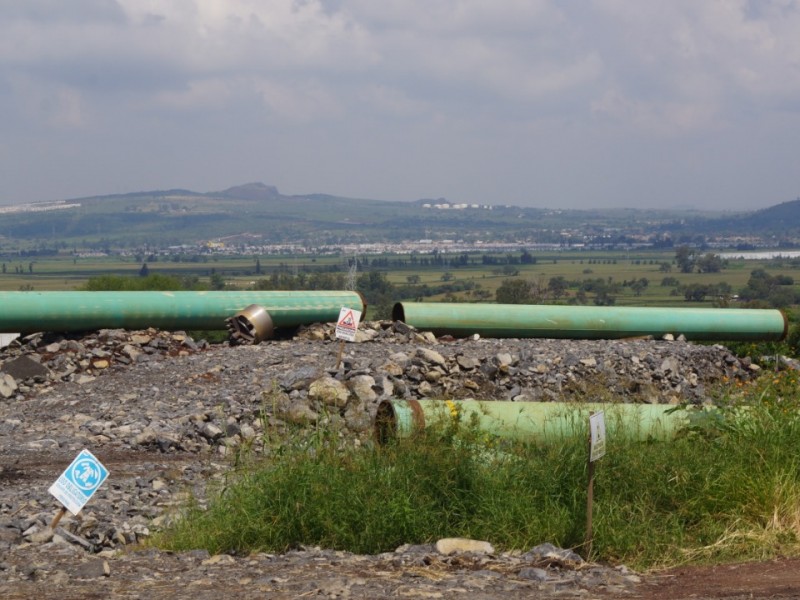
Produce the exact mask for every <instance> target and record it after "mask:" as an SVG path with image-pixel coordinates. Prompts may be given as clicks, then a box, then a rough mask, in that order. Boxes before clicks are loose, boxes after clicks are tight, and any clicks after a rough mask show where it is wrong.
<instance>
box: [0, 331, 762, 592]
mask: <svg viewBox="0 0 800 600" xmlns="http://www.w3.org/2000/svg"><path fill="white" fill-rule="evenodd" d="M362 327H363V328H362V330H360V331H359V334H358V340H357V342H356V343H347V344H346V345H345V347H344V354H343V357H342V361H341V364H340V366H339V368H338V369H337V368H336V364H337V358H338V352H339V348H340V343H339V342H337V341H336V340H334V339H333V328H332V327H331V326H329V325H317V326H313V327H310V328H307V329H304V330H302V331H300V332H298V333H297V335H295V336H294V337H292V338H289V339H280V340H272V341H269V342H265V343H262V344H260V345H258V346H233V347H232V346H228V345H227V344H224V345H215V346H209V345H208V344H206V343H204V342H195V341H194V340H192V339H191V338H189V337H188V336H186V335H185V334H183V333H168V332H160V331H155V330H148V331H139V332H127V331H122V330H104V331H100V332H97V333H95V334H91V335H87V336H83V337H80V336H70V337H63V336H55V335H52V334H36V335H33V336H29V337H28V338H25V339H24V340H20V341H18V342H15V343H13V344H12V345H11V346H10V347H8V348H6V349H4V350H3V351H2V352H0V483H2V486H0V557H2V558H0V596H2V597H5V598H12V597H19V598H22V597H27V596H24V595H14V594H22V593H23V592H25V593H28V592H29V593H31V594H34V592H35V595H37V596H38V597H46V594H47V593H49V592H47V591H43V590H45V588H46V589H52V590H58V589H65V586H66V589H70V590H72V592H73V593H77V591H78V590H81V589H84V588H82V587H81V586H83V585H84V584H83V583H80V582H85V581H94V584H93V585H96V586H99V587H98V589H99V590H102V589H105V590H106V592H109V593H111V592H113V593H114V594H116V595H119V594H121V593H122V592H121V590H122V589H123V588H124V586H125V585H126V584H127V583H128V582H129V580H142V581H143V582H145V583H142V584H141V585H142V586H144V587H143V588H141V589H151V588H152V589H151V593H149V594H150V595H151V596H153V597H154V598H158V597H160V596H158V595H153V594H154V593H155V592H154V590H156V588H158V585H160V583H159V582H162V580H163V577H167V575H164V576H163V577H162V576H159V575H158V573H159V567H158V565H161V566H163V567H164V569H167V571H165V573H172V574H173V576H175V573H184V575H183V576H182V577H185V578H189V579H193V578H194V579H197V580H201V581H209V580H215V581H221V580H224V581H227V582H228V583H229V584H230V586H233V587H231V588H230V589H232V590H234V589H235V590H238V592H237V593H238V596H237V597H249V594H251V593H252V597H276V598H277V597H287V598H289V597H297V596H302V595H320V596H323V597H347V596H351V597H388V596H397V595H403V594H401V593H400V592H399V591H398V590H405V589H406V588H408V589H410V590H416V592H420V594H416V592H415V594H411V593H409V594H405V595H423V594H421V591H424V590H428V591H429V592H430V593H431V594H433V595H432V596H429V597H449V596H450V595H451V594H453V595H455V594H456V592H458V590H463V591H468V592H470V593H471V594H472V596H473V597H476V598H479V597H486V598H489V597H501V596H502V597H526V595H527V594H530V593H531V592H532V591H538V592H537V593H539V594H540V596H541V594H548V595H553V597H562V596H564V595H567V596H569V595H579V596H582V597H587V596H585V594H586V593H587V590H588V591H590V592H591V594H594V595H595V596H596V597H600V596H602V595H604V594H610V596H609V597H616V596H618V595H620V594H624V593H628V592H630V591H631V590H633V589H634V588H635V587H636V585H637V583H638V581H639V577H638V576H637V575H636V574H634V573H631V572H629V571H628V570H627V569H625V568H624V567H617V568H611V567H602V566H599V565H589V564H586V563H583V562H582V561H581V560H580V557H577V555H573V553H571V552H569V551H568V550H562V549H558V548H553V547H549V546H547V545H543V546H539V547H537V548H535V549H532V550H531V551H530V552H528V553H495V552H490V553H476V552H471V551H464V552H461V551H457V552H455V553H454V554H452V555H445V554H443V553H442V552H440V551H439V550H437V548H436V546H430V547H428V546H423V547H420V546H408V547H403V548H400V549H398V550H397V551H396V552H392V553H388V554H384V555H380V556H372V557H364V556H353V555H349V554H346V553H340V552H332V551H329V550H324V549H314V548H310V549H299V550H297V551H295V552H291V553H288V554H286V555H281V556H268V555H257V556H253V557H247V558H241V557H209V556H207V555H206V554H204V553H202V552H194V553H188V554H186V555H181V556H174V555H158V553H156V558H155V559H154V554H153V553H154V551H153V550H147V551H144V552H143V551H134V549H135V548H136V547H137V544H139V543H141V542H143V541H146V540H147V538H148V537H149V536H150V535H151V532H152V531H153V530H154V529H155V528H158V527H160V526H162V525H163V524H164V523H165V522H166V520H167V519H169V518H171V516H172V515H174V514H175V511H176V510H177V509H178V508H179V507H180V506H182V504H183V503H184V502H185V501H186V499H187V498H188V497H189V495H192V494H193V495H195V496H197V497H199V498H201V499H202V498H203V497H204V496H205V494H206V490H207V487H208V486H209V484H213V483H214V482H219V481H222V480H223V479H224V477H225V475H226V473H227V472H228V471H229V468H230V457H231V455H233V454H234V453H235V452H236V450H237V449H238V448H240V447H242V446H246V447H247V448H248V450H250V451H254V452H261V451H263V450H264V445H263V433H264V429H265V427H270V428H277V429H280V428H281V427H284V426H285V425H287V424H291V423H309V422H311V423H315V422H324V421H333V422H335V424H336V425H338V426H340V428H341V430H342V431H343V443H348V444H350V443H351V444H354V445H357V444H364V443H370V440H371V437H372V421H373V418H374V416H375V412H376V410H377V406H378V404H379V402H380V401H381V400H384V399H387V398H393V397H396V398H426V397H434V398H437V397H446V398H456V399H459V398H475V399H480V400H498V399H503V400H514V401H519V402H524V401H532V400H538V401H541V400H545V401H549V400H552V401H558V400H564V399H584V400H604V399H609V398H614V399H617V400H620V399H623V400H624V401H628V402H649V403H678V402H687V403H702V402H711V401H713V399H712V398H709V397H708V395H707V390H708V389H709V388H710V386H711V385H713V384H717V383H719V382H720V381H723V380H725V381H730V382H735V381H743V380H747V379H750V378H752V377H755V376H756V375H757V374H758V370H759V367H758V366H757V365H755V364H753V363H752V362H751V361H749V360H747V359H744V360H740V359H738V358H736V357H735V356H734V355H732V354H731V353H730V352H729V351H728V350H727V349H726V348H724V347H722V346H701V345H695V344H690V343H687V342H685V341H682V340H678V341H665V340H657V341H656V340H631V341H570V340H517V339H504V340H497V339H480V338H470V339H466V340H452V339H448V338H440V339H437V338H435V337H434V336H433V335H432V334H430V333H427V332H418V331H415V330H414V329H412V328H409V327H408V326H406V325H404V324H402V323H390V322H382V323H368V324H366V325H362ZM81 448H88V449H90V450H91V451H92V452H93V453H94V454H95V455H96V456H97V457H98V458H100V460H102V461H103V462H104V463H105V464H106V466H108V467H109V469H110V471H111V477H110V478H109V480H108V482H107V483H106V484H105V485H104V486H103V487H102V488H101V489H100V490H99V491H98V492H97V494H96V495H95V497H94V498H92V500H91V502H90V503H89V504H88V505H87V507H86V508H85V509H84V510H83V511H82V512H81V513H80V514H79V515H78V516H71V515H69V514H68V515H67V516H66V517H65V518H64V519H63V520H62V521H61V523H60V524H59V527H58V528H56V531H55V532H53V531H52V530H50V528H49V527H48V525H49V523H50V522H51V520H52V518H53V516H54V514H55V513H56V511H57V510H58V508H59V506H58V504H57V502H56V501H55V500H54V499H53V498H52V496H50V495H49V494H48V492H47V489H48V487H49V485H50V484H51V483H52V482H53V481H54V480H55V479H56V478H57V477H58V475H59V474H60V473H61V471H62V470H63V469H64V468H65V467H66V466H67V464H69V462H70V461H71V459H72V458H73V457H74V456H75V455H76V454H77V453H78V451H79V450H80V449H81ZM486 542H488V543H491V540H486ZM542 542H543V544H544V543H546V542H547V540H542ZM156 563H157V564H156ZM311 571H313V572H314V573H315V575H313V576H309V573H310V572H311ZM223 572H224V575H222V573H223ZM269 572H274V573H276V574H275V575H274V576H272V577H271V576H269V575H261V574H263V573H269ZM190 573H191V575H189V574H190ZM281 573H283V575H282V574H281ZM298 573H305V574H306V576H305V577H300V579H299V580H298ZM359 573H360V575H359ZM292 574H294V575H292ZM381 574H383V575H381ZM220 578H222V579H220ZM148 581H150V582H151V583H152V585H151V584H148V583H146V582H148ZM98 582H101V583H98ZM243 582H244V583H243ZM234 584H235V585H234ZM86 585H89V584H86ZM70 586H73V587H70ZM75 586H77V587H75ZM148 586H150V588H148ZM181 587H182V586H178V588H177V589H175V590H172V592H173V593H172V594H171V595H170V597H175V594H176V593H180V591H181ZM201 587H202V586H200V587H198V588H196V589H195V591H194V592H192V593H191V594H190V595H191V596H192V597H194V598H202V597H205V596H204V595H203V592H202V590H201V589H200V588H201ZM213 587H214V586H213V585H212V586H211V587H210V588H209V589H213ZM87 589H88V588H87ZM183 591H186V590H185V589H184V590H183ZM53 593H54V594H56V591H53ZM459 593H460V592H459ZM43 594H44V595H43ZM265 594H266V595H265ZM437 594H438V595H437ZM615 594H616V596H615ZM53 597H56V596H55V595H54V596H53ZM58 597H63V596H58ZM131 597H138V596H131ZM164 597H166V596H164ZM209 597H210V596H209ZM541 597H548V596H541Z"/></svg>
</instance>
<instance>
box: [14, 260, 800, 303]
mask: <svg viewBox="0 0 800 600" xmlns="http://www.w3.org/2000/svg"><path fill="white" fill-rule="evenodd" d="M487 256H488V257H489V258H490V259H491V260H497V261H500V262H498V264H485V261H486V257H487ZM518 258H519V255H508V254H505V255H484V254H477V253H475V254H468V255H464V254H461V255H441V256H437V262H436V264H430V263H429V264H424V263H425V262H426V261H432V259H430V258H429V257H426V256H419V257H417V259H416V261H415V263H414V264H412V261H411V260H410V259H409V256H408V255H368V256H364V257H360V258H359V260H360V261H361V262H360V264H359V274H363V273H365V272H367V271H378V272H380V273H381V274H382V275H383V276H385V278H386V280H387V281H388V282H389V283H391V284H392V285H393V286H394V288H395V290H394V292H393V293H394V294H395V296H397V297H394V298H392V300H393V301H396V300H402V299H410V298H422V299H424V300H428V301H459V302H494V301H495V298H496V296H495V294H496V292H497V289H498V288H499V287H500V286H501V285H503V283H504V282H507V281H509V280H515V279H518V280H524V281H525V282H527V283H528V284H532V285H534V287H536V286H537V285H538V286H539V287H540V288H546V286H547V284H548V282H549V281H550V279H551V278H554V277H563V278H564V279H565V280H566V282H567V284H568V286H567V289H566V291H565V295H562V296H560V297H556V298H553V297H545V298H544V299H543V301H545V302H559V303H566V302H569V301H570V298H574V297H575V296H576V294H577V293H578V289H579V287H580V285H581V283H582V282H587V281H596V280H602V281H603V282H607V283H610V284H614V288H613V291H612V292H611V295H612V296H613V301H614V303H615V304H616V305H618V306H686V305H698V304H707V305H710V304H712V303H713V302H715V301H718V298H716V297H706V298H705V299H704V300H703V302H687V300H686V299H685V297H684V293H683V289H684V288H685V286H690V285H692V284H701V285H717V284H721V283H724V284H727V286H729V289H730V293H729V295H731V296H733V295H736V294H738V293H739V291H740V290H741V289H742V288H744V287H745V286H746V285H747V282H748V280H749V278H750V275H751V273H752V272H753V271H754V270H756V269H764V270H765V271H766V272H768V273H769V274H770V275H773V276H775V275H783V276H786V277H789V278H791V279H793V280H794V281H795V283H794V284H793V285H791V286H788V287H790V288H791V289H792V290H793V291H794V292H795V294H797V293H798V292H800V261H797V260H794V261H790V260H776V259H773V260H758V261H756V260H741V259H739V260H730V261H728V262H727V264H726V265H725V267H724V268H723V269H722V270H721V271H720V272H717V273H697V272H693V273H681V272H680V271H679V270H678V269H677V266H676V265H675V264H674V258H675V255H674V252H666V251H665V252H639V253H637V254H631V253H622V252H593V253H592V252H579V251H571V252H560V253H557V254H546V255H544V254H543V255H534V259H535V262H534V263H533V264H520V263H519V262H518ZM509 259H510V260H514V261H517V262H515V263H514V264H508V263H506V264H502V262H503V261H508V260H509ZM2 260H3V264H4V265H5V273H2V274H0V290H3V291H14V290H34V291H47V290H72V289H80V288H81V287H82V286H84V285H85V284H86V282H87V281H88V280H89V279H90V278H92V277H96V276H100V275H123V276H132V277H136V276H138V275H139V273H140V269H141V268H142V262H141V258H138V259H137V258H135V257H132V256H131V257H108V256H96V257H79V258H78V257H72V256H67V255H62V256H53V257H44V258H40V257H37V258H34V259H30V258H28V257H5V258H3V259H2ZM347 260H348V259H347V257H343V256H337V255H320V256H311V255H307V254H304V255H270V256H227V255H226V256H221V255H220V256H215V255H211V256H203V257H197V256H194V257H180V256H172V257H157V258H156V260H155V261H153V260H151V261H149V262H148V263H147V266H148V270H149V272H150V273H151V274H154V273H158V274H163V275H171V276H175V277H177V278H179V279H181V280H184V281H193V282H194V284H195V286H196V287H210V286H211V283H212V277H215V278H216V280H217V282H219V281H220V280H222V281H223V282H224V286H225V287H226V288H228V289H250V288H253V287H255V286H257V285H258V284H259V282H262V281H263V280H268V279H269V278H270V277H271V276H272V274H273V273H283V274H286V275H287V276H291V277H297V276H298V275H300V277H301V278H302V276H303V275H302V274H305V275H306V276H310V275H311V274H313V273H315V272H317V273H319V272H322V273H336V274H339V275H340V276H343V275H346V274H347V271H348V264H347ZM365 261H368V263H369V264H367V265H366V266H365V265H364V264H362V263H363V262H365ZM665 278H671V279H672V280H673V281H672V283H671V284H670V285H662V282H663V280H664V279H665ZM642 279H646V280H647V285H646V286H640V287H639V289H638V290H637V289H635V288H634V287H632V286H630V285H626V283H629V282H633V281H636V280H642ZM676 284H677V286H680V287H677V286H676ZM262 287H263V286H262ZM584 301H586V299H584ZM588 301H589V302H591V295H590V296H589V299H588Z"/></svg>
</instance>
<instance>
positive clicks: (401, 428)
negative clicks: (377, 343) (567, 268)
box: [375, 399, 711, 444]
mask: <svg viewBox="0 0 800 600" xmlns="http://www.w3.org/2000/svg"><path fill="white" fill-rule="evenodd" d="M704 410H706V411H707V410H711V409H704V408H696V407H687V408H681V407H676V406H670V405H668V404H600V403H596V404H595V403H564V402H509V401H488V402H480V401H478V400H455V401H451V400H447V401H444V400H397V399H392V400H384V401H383V402H381V403H380V405H378V412H377V416H376V417H375V436H376V439H377V440H378V442H379V443H380V444H385V443H386V442H388V441H389V440H392V439H396V438H405V437H409V436H410V435H411V434H412V433H414V432H415V431H421V430H423V429H425V428H426V427H430V426H432V425H446V424H448V423H452V422H453V421H454V420H457V421H458V422H459V423H464V424H470V425H474V426H476V427H477V428H478V430H479V431H483V432H486V433H488V434H490V435H495V436H498V437H501V438H507V439H519V440H529V441H540V442H548V441H550V442H552V441H557V440H560V439H564V438H566V437H570V436H574V435H581V434H585V433H586V432H587V431H588V420H589V415H590V413H592V412H599V411H603V412H604V415H605V422H606V428H607V430H608V431H609V432H610V434H616V435H620V436H624V437H626V438H628V439H633V440H640V441H644V440H648V439H661V440H665V439H670V438H672V437H673V436H674V435H675V434H676V433H677V432H678V431H679V430H680V429H682V428H683V427H685V426H686V425H687V424H689V422H690V415H691V414H692V413H697V414H699V413H700V412H701V411H704Z"/></svg>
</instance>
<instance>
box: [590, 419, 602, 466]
mask: <svg viewBox="0 0 800 600" xmlns="http://www.w3.org/2000/svg"><path fill="white" fill-rule="evenodd" d="M589 431H590V438H591V451H590V453H589V460H590V461H591V462H595V461H597V460H600V459H601V458H603V457H604V456H605V455H606V417H605V414H604V413H603V411H602V410H601V411H600V412H597V413H594V414H593V415H591V416H590V417H589Z"/></svg>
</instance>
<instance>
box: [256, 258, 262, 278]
mask: <svg viewBox="0 0 800 600" xmlns="http://www.w3.org/2000/svg"><path fill="white" fill-rule="evenodd" d="M256 275H261V261H260V260H259V259H256Z"/></svg>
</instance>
